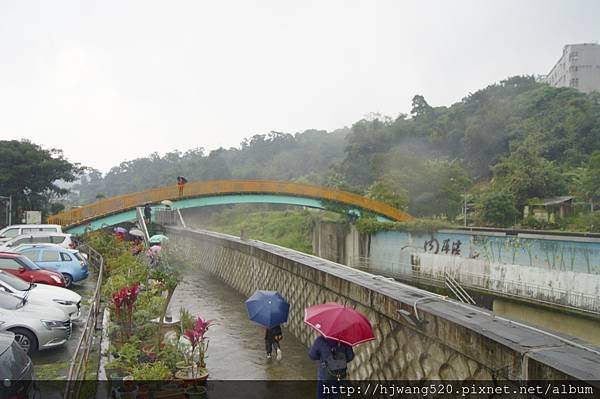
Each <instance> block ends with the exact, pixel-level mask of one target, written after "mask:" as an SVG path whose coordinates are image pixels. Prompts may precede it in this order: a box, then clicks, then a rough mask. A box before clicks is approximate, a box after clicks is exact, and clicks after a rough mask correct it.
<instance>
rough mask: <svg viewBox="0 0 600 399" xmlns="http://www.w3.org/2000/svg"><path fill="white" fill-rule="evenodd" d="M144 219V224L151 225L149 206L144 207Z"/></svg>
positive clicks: (150, 209)
mask: <svg viewBox="0 0 600 399" xmlns="http://www.w3.org/2000/svg"><path fill="white" fill-rule="evenodd" d="M144 217H145V218H146V223H148V224H150V223H152V208H151V207H150V204H146V205H144Z"/></svg>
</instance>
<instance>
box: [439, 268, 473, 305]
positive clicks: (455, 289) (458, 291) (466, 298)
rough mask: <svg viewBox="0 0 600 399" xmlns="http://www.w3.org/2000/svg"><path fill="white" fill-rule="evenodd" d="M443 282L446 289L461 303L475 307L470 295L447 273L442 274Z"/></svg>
mask: <svg viewBox="0 0 600 399" xmlns="http://www.w3.org/2000/svg"><path fill="white" fill-rule="evenodd" d="M444 281H445V283H446V287H447V288H448V289H449V290H450V291H451V292H452V293H453V294H454V296H456V297H457V298H458V300H459V301H461V302H462V303H468V304H471V305H475V301H474V300H473V298H471V295H469V293H468V292H467V291H465V289H464V288H463V287H462V286H461V285H460V283H459V282H458V281H456V279H455V278H454V277H452V276H451V275H450V274H448V272H444Z"/></svg>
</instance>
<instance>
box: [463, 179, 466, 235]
mask: <svg viewBox="0 0 600 399" xmlns="http://www.w3.org/2000/svg"><path fill="white" fill-rule="evenodd" d="M463 195H464V197H465V199H464V209H463V211H464V216H465V227H467V189H466V188H464V190H463Z"/></svg>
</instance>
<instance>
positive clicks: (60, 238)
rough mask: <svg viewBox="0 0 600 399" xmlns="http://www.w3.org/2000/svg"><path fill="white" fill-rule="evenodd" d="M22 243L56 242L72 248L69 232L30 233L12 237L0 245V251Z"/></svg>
mask: <svg viewBox="0 0 600 399" xmlns="http://www.w3.org/2000/svg"><path fill="white" fill-rule="evenodd" d="M22 244H57V245H59V246H61V247H63V248H69V249H74V248H75V243H74V242H73V241H72V240H71V234H66V233H30V234H23V235H20V236H17V237H13V238H11V239H10V240H8V241H6V242H3V243H2V244H1V245H0V251H12V250H13V248H14V247H17V246H19V245H22Z"/></svg>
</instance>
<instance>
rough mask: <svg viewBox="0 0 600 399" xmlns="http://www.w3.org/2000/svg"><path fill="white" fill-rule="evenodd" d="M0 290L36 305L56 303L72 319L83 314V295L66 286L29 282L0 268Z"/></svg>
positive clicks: (76, 318) (77, 318)
mask: <svg viewBox="0 0 600 399" xmlns="http://www.w3.org/2000/svg"><path fill="white" fill-rule="evenodd" d="M0 290H2V291H5V292H8V293H9V294H12V295H14V296H15V297H17V298H20V299H24V298H25V299H26V300H27V301H28V302H29V303H31V304H34V305H42V306H47V305H48V304H54V305H55V306H56V307H58V308H59V309H61V310H62V311H63V312H65V314H66V315H67V316H69V318H70V319H71V321H76V320H79V317H80V316H81V295H79V294H77V293H75V292H73V291H71V290H68V289H66V288H61V287H55V286H52V285H47V284H35V283H29V282H27V281H25V280H23V279H21V278H19V277H17V276H14V275H12V274H10V273H6V272H4V271H2V270H0Z"/></svg>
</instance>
